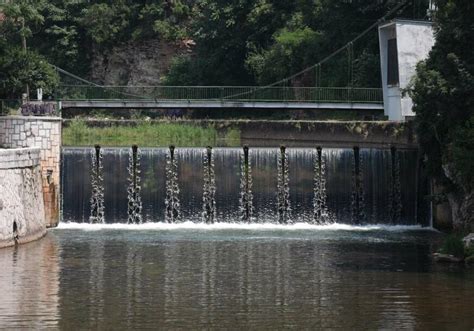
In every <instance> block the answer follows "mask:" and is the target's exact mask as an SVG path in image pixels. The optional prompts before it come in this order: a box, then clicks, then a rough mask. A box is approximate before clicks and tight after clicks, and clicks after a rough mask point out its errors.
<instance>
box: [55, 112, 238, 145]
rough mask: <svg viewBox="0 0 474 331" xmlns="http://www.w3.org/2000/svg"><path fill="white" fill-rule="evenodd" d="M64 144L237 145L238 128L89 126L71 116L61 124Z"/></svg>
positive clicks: (164, 124)
mask: <svg viewBox="0 0 474 331" xmlns="http://www.w3.org/2000/svg"><path fill="white" fill-rule="evenodd" d="M62 138H63V145H64V146H93V145H96V144H99V145H101V146H114V147H115V146H131V145H139V146H140V147H160V146H169V145H175V146H178V147H202V146H217V145H219V146H229V147H232V146H239V145H240V132H239V131H238V130H236V129H228V130H227V131H225V132H224V133H222V134H219V133H218V131H217V130H216V129H215V128H213V127H207V128H202V127H198V126H194V125H185V124H173V123H147V122H142V123H140V124H137V125H136V126H111V127H103V128H101V127H89V126H87V124H86V122H85V121H84V120H82V119H74V120H72V121H71V122H70V124H69V125H68V126H66V127H65V128H63V134H62Z"/></svg>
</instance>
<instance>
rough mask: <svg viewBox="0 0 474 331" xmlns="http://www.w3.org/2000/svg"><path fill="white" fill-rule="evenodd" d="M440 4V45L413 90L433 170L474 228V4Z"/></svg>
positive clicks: (443, 0) (448, 0)
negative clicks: (473, 195) (473, 196)
mask: <svg viewBox="0 0 474 331" xmlns="http://www.w3.org/2000/svg"><path fill="white" fill-rule="evenodd" d="M437 5H438V12H437V14H436V25H435V28H436V44H435V46H434V48H433V49H432V51H431V53H430V55H429V58H428V59H427V60H426V61H423V62H421V63H420V64H419V65H418V67H417V78H416V80H415V81H414V83H413V86H412V91H411V94H412V96H413V101H414V111H415V112H416V115H417V116H416V122H417V124H418V125H417V126H418V136H419V141H420V144H421V147H422V149H423V152H424V153H425V155H426V159H427V160H426V161H427V162H426V164H427V168H428V171H429V172H430V175H431V176H432V177H433V178H436V179H437V181H438V183H440V184H442V185H443V186H444V187H445V188H446V195H447V196H450V197H451V201H452V202H454V203H453V204H452V207H453V208H456V209H455V210H454V211H455V213H454V214H455V218H456V219H455V220H454V221H455V226H456V227H457V228H459V229H463V228H466V227H470V226H473V227H474V215H473V214H474V213H473V209H474V206H473V205H474V201H472V200H473V198H472V194H473V191H474V93H473V91H474V49H473V48H472V45H473V43H474V33H473V31H474V20H473V19H472V18H473V17H474V3H473V2H472V1H455V0H438V1H437ZM470 196H471V198H467V197H470Z"/></svg>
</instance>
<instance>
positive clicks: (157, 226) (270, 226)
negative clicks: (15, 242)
mask: <svg viewBox="0 0 474 331" xmlns="http://www.w3.org/2000/svg"><path fill="white" fill-rule="evenodd" d="M57 229H60V230H83V231H100V230H132V231H145V230H146V231H150V230H153V231H173V230H199V231H216V230H251V231H275V230H280V231H301V230H306V231H337V230H340V231H395V232H402V231H420V230H433V229H432V228H425V227H422V226H419V225H414V226H406V225H382V224H375V225H362V226H354V225H349V224H339V223H334V224H328V225H314V224H309V223H296V224H290V225H283V224H274V223H264V224H258V223H253V224H242V223H215V224H203V223H193V222H184V223H179V224H167V223H144V224H123V223H115V224H88V223H60V224H59V226H58V227H57Z"/></svg>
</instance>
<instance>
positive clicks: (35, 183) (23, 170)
mask: <svg viewBox="0 0 474 331" xmlns="http://www.w3.org/2000/svg"><path fill="white" fill-rule="evenodd" d="M0 187H1V190H0V248H2V247H6V246H12V245H14V244H15V243H20V244H21V243H26V242H29V241H32V240H36V239H39V238H41V237H42V236H44V235H45V234H46V221H45V211H44V208H45V207H44V200H43V192H42V179H41V167H40V149H39V148H21V149H0Z"/></svg>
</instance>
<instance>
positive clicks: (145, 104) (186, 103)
mask: <svg viewBox="0 0 474 331" xmlns="http://www.w3.org/2000/svg"><path fill="white" fill-rule="evenodd" d="M61 108H62V109H68V108H99V109H107V108H110V109H117V108H128V109H153V108H162V109H164V108H168V109H169V108H195V109H198V108H244V109H335V110H383V104H382V103H363V102H296V101H233V100H64V101H61Z"/></svg>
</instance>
